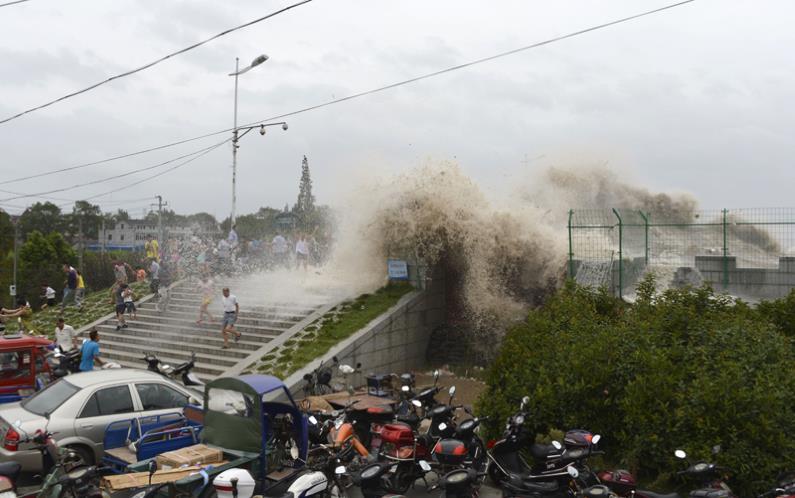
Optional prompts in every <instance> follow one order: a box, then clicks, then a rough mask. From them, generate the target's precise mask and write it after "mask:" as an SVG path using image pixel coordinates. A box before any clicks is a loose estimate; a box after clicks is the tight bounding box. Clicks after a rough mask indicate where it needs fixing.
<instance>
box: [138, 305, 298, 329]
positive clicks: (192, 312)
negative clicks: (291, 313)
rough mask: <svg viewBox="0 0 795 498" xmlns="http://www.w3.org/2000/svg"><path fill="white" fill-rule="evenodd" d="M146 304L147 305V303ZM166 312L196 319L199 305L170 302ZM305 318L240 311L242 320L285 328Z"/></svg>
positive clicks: (150, 308) (151, 309)
mask: <svg viewBox="0 0 795 498" xmlns="http://www.w3.org/2000/svg"><path fill="white" fill-rule="evenodd" d="M147 304H148V303H147ZM144 306H146V304H145V305H144ZM144 306H141V310H144V309H145V310H147V311H155V312H157V311H156V310H155V308H154V306H146V308H144ZM165 313H180V314H184V315H185V316H193V317H194V320H196V318H195V317H198V316H199V307H198V306H181V305H174V304H170V305H169V306H168V309H167V310H166V312H165ZM210 313H211V314H212V315H215V316H219V315H220V310H213V309H210ZM303 318H304V317H303V316H296V317H293V318H291V319H289V320H279V319H275V318H267V317H260V316H257V315H252V314H251V313H248V312H246V311H244V310H241V311H240V316H239V319H240V320H244V319H251V320H257V321H259V322H262V324H263V325H272V326H276V327H284V328H289V327H292V326H293V325H295V324H296V323H298V322H300V321H301V320H302V319H303Z"/></svg>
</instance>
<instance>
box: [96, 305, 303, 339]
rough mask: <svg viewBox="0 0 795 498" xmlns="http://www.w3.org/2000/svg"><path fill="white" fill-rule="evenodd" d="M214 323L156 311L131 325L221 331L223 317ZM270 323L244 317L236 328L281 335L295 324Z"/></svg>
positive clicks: (141, 315)
mask: <svg viewBox="0 0 795 498" xmlns="http://www.w3.org/2000/svg"><path fill="white" fill-rule="evenodd" d="M213 318H214V321H213V323H207V322H206V321H205V322H203V323H200V324H197V323H196V315H195V314H194V315H190V314H184V313H171V312H168V313H164V314H162V315H161V314H159V313H157V312H156V311H151V310H141V311H139V312H138V319H137V320H133V321H131V322H130V323H137V322H142V323H149V324H157V325H160V326H162V327H176V328H187V329H191V330H221V319H220V318H221V317H220V315H218V314H214V315H213ZM111 323H114V324H115V323H116V320H115V319H114V320H111ZM267 323H269V322H267V321H264V320H263V321H260V322H258V321H255V320H250V319H248V320H246V319H244V318H243V317H241V318H239V319H238V320H237V323H235V327H236V328H239V329H241V330H242V329H246V330H249V331H251V332H259V333H263V334H268V335H279V334H281V333H282V332H284V331H285V330H287V329H288V328H290V327H292V326H293V325H294V324H290V326H288V327H285V326H268V325H264V324H267Z"/></svg>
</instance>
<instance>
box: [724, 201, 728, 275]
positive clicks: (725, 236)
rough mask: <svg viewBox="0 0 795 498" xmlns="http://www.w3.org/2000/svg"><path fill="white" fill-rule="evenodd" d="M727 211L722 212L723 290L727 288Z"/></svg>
mask: <svg viewBox="0 0 795 498" xmlns="http://www.w3.org/2000/svg"><path fill="white" fill-rule="evenodd" d="M728 213H729V210H728V209H724V210H723V290H726V289H728V288H729V244H728V241H729V234H728V229H729V223H728Z"/></svg>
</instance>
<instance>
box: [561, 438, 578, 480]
mask: <svg viewBox="0 0 795 498" xmlns="http://www.w3.org/2000/svg"><path fill="white" fill-rule="evenodd" d="M558 444H560V443H558ZM566 472H568V473H569V475H570V476H571V477H572V478H574V479H577V477H579V475H580V472H579V471H578V470H577V469H576V468H574V467H573V466H571V465H569V466H568V467H566Z"/></svg>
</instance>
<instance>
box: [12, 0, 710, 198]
mask: <svg viewBox="0 0 795 498" xmlns="http://www.w3.org/2000/svg"><path fill="white" fill-rule="evenodd" d="M695 1H696V0H685V1H682V2H678V3H674V4H670V5H667V6H664V7H661V8H658V9H654V10H649V11H646V12H642V13H640V14H635V15H633V16H629V17H624V18H622V19H617V20H615V21H611V22H608V23H604V24H600V25H598V26H593V27H590V28H586V29H583V30H579V31H575V32H572V33H569V34H566V35H562V36H559V37H556V38H550V39H547V40H544V41H541V42H537V43H534V44H531V45H526V46H524V47H520V48H517V49H513V50H509V51H507V52H501V53H499V54H495V55H492V56H489V57H484V58H482V59H476V60H474V61H470V62H467V63H464V64H460V65H457V66H452V67H449V68H446V69H442V70H439V71H435V72H432V73H427V74H425V75H422V76H417V77H414V78H410V79H407V80H403V81H400V82H397V83H393V84H390V85H386V86H382V87H379V88H374V89H371V90H367V91H363V92H359V93H356V94H352V95H348V96H346V97H341V98H338V99H333V100H330V101H327V102H323V103H321V104H316V105H313V106H309V107H304V108H302V109H298V110H296V111H292V112H288V113H286V114H280V115H278V116H273V117H270V118H266V119H262V120H260V121H254V122H251V123H248V124H245V125H241V127H244V126H254V125H257V124H260V123H264V122H266V121H272V120H276V119H280V118H285V117H289V116H294V115H296V114H301V113H304V112H308V111H312V110H315V109H319V108H321V107H327V106H330V105H333V104H338V103H340V102H345V101H348V100H353V99H356V98H359V97H364V96H366V95H371V94H374V93H378V92H382V91H385V90H389V89H392V88H396V87H399V86H402V85H407V84H410V83H414V82H417V81H421V80H424V79H428V78H432V77H434V76H438V75H441V74H445V73H449V72H452V71H456V70H458V69H462V68H466V67H470V66H474V65H476V64H481V63H483V62H487V61H492V60H494V59H498V58H501V57H506V56H508V55H513V54H516V53H519V52H522V51H525V50H530V49H532V48H537V47H541V46H544V45H548V44H551V43H555V42H557V41H561V40H565V39H568V38H573V37H575V36H579V35H582V34H585V33H589V32H592V31H596V30H600V29H604V28H606V27H609V26H614V25H616V24H621V23H625V22H628V21H631V20H634V19H638V18H641V17H645V16H649V15H652V14H656V13H658V12H662V11H665V10H669V9H673V8H675V7H679V6H682V5H685V4H688V3H693V2H695ZM233 130H234V128H226V129H223V130H219V131H215V132H211V133H206V134H204V135H199V136H196V137H192V138H186V139H183V140H178V141H176V142H171V143H168V144H164V145H158V146H156V147H150V148H147V149H142V150H139V151H135V152H130V153H126V154H121V155H118V156H114V157H109V158H106V159H102V160H99V161H93V162H89V163H83V164H77V165H75V166H70V167H66V168H61V169H57V170H52V171H48V172H43V173H37V174H35V175H29V176H23V177H19V178H13V179H11V180H4V181H0V185H6V184H9V183H16V182H21V181H25V180H31V179H34V178H41V177H44V176H50V175H55V174H58V173H63V172H66V171H74V170H77V169H81V168H87V167H89V166H96V165H99V164H104V163H109V162H112V161H116V160H119V159H125V158H128V157H133V156H137V155H141V154H146V153H148V152H152V151H156V150H161V149H166V148H169V147H174V146H177V145H181V144H184V143H188V142H193V141H196V140H201V139H203V138H209V137H212V136H215V135H220V134H222V133H228V132H230V131H233Z"/></svg>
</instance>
